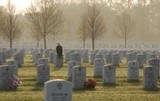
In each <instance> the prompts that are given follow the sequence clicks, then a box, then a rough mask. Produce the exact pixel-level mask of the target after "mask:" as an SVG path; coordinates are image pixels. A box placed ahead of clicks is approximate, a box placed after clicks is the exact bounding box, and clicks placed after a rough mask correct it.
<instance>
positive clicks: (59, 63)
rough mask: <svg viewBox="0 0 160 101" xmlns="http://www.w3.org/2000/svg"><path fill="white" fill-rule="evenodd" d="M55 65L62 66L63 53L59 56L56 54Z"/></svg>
mask: <svg viewBox="0 0 160 101" xmlns="http://www.w3.org/2000/svg"><path fill="white" fill-rule="evenodd" d="M55 59H56V61H55V67H63V55H62V56H61V57H59V56H58V55H56V58H55Z"/></svg>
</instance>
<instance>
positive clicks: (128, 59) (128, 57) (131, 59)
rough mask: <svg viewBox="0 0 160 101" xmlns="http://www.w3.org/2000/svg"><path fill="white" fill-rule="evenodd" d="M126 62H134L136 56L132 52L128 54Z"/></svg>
mask: <svg viewBox="0 0 160 101" xmlns="http://www.w3.org/2000/svg"><path fill="white" fill-rule="evenodd" d="M126 60H127V63H128V62H129V61H133V60H134V54H133V53H132V52H129V53H127V55H126Z"/></svg>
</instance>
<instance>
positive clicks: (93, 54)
mask: <svg viewBox="0 0 160 101" xmlns="http://www.w3.org/2000/svg"><path fill="white" fill-rule="evenodd" d="M94 59H95V53H91V65H93V64H94Z"/></svg>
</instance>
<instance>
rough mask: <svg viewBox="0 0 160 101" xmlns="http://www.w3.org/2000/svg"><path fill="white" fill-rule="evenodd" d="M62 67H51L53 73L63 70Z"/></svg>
mask: <svg viewBox="0 0 160 101" xmlns="http://www.w3.org/2000/svg"><path fill="white" fill-rule="evenodd" d="M63 68H64V67H55V66H54V67H53V71H60V70H61V69H63Z"/></svg>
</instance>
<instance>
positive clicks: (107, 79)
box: [103, 65, 116, 84]
mask: <svg viewBox="0 0 160 101" xmlns="http://www.w3.org/2000/svg"><path fill="white" fill-rule="evenodd" d="M103 83H104V84H108V83H116V67H115V66H112V65H104V66H103Z"/></svg>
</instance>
